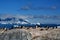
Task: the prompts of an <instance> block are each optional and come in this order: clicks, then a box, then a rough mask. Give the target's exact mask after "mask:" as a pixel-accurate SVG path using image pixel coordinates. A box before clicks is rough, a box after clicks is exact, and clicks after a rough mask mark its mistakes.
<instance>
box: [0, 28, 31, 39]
mask: <svg viewBox="0 0 60 40" xmlns="http://www.w3.org/2000/svg"><path fill="white" fill-rule="evenodd" d="M31 38H32V36H31V34H30V33H29V32H26V31H25V30H20V29H19V30H17V29H13V30H8V31H6V32H4V33H3V34H0V40H31Z"/></svg>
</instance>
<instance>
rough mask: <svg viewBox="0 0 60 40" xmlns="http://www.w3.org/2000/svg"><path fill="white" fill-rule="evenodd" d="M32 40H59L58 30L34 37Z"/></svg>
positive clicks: (59, 30)
mask: <svg viewBox="0 0 60 40" xmlns="http://www.w3.org/2000/svg"><path fill="white" fill-rule="evenodd" d="M32 40H60V29H58V30H52V31H50V33H47V34H45V35H42V36H36V37H34V38H33V39H32Z"/></svg>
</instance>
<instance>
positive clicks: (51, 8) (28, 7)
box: [20, 6, 57, 10]
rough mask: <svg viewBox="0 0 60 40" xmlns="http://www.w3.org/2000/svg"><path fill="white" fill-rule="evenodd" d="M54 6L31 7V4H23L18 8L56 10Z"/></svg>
mask: <svg viewBox="0 0 60 40" xmlns="http://www.w3.org/2000/svg"><path fill="white" fill-rule="evenodd" d="M56 9H57V7H56V6H49V7H40V6H39V7H32V6H23V7H21V8H20V10H56Z"/></svg>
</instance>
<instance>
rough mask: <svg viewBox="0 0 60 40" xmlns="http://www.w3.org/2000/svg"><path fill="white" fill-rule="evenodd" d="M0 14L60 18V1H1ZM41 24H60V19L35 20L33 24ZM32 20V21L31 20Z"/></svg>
mask: <svg viewBox="0 0 60 40" xmlns="http://www.w3.org/2000/svg"><path fill="white" fill-rule="evenodd" d="M0 14H3V15H4V14H12V15H16V14H19V15H33V16H34V15H35V16H36V15H37V16H40V15H41V16H42V15H44V16H45V15H48V16H51V15H52V16H60V0H0ZM38 19H39V21H38V22H41V23H43V22H44V23H49V21H48V20H50V21H51V23H60V21H59V20H60V18H59V19H55V21H54V19H40V18H36V19H35V18H34V19H33V21H32V22H35V21H36V20H38ZM30 20H32V19H30Z"/></svg>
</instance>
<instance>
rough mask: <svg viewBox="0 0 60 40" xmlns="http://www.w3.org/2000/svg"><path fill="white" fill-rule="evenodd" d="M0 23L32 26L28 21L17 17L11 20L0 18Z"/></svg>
mask: <svg viewBox="0 0 60 40" xmlns="http://www.w3.org/2000/svg"><path fill="white" fill-rule="evenodd" d="M0 23H17V24H18V23H19V24H30V23H29V22H28V20H26V19H22V18H15V17H11V18H4V19H3V18H0Z"/></svg>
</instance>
